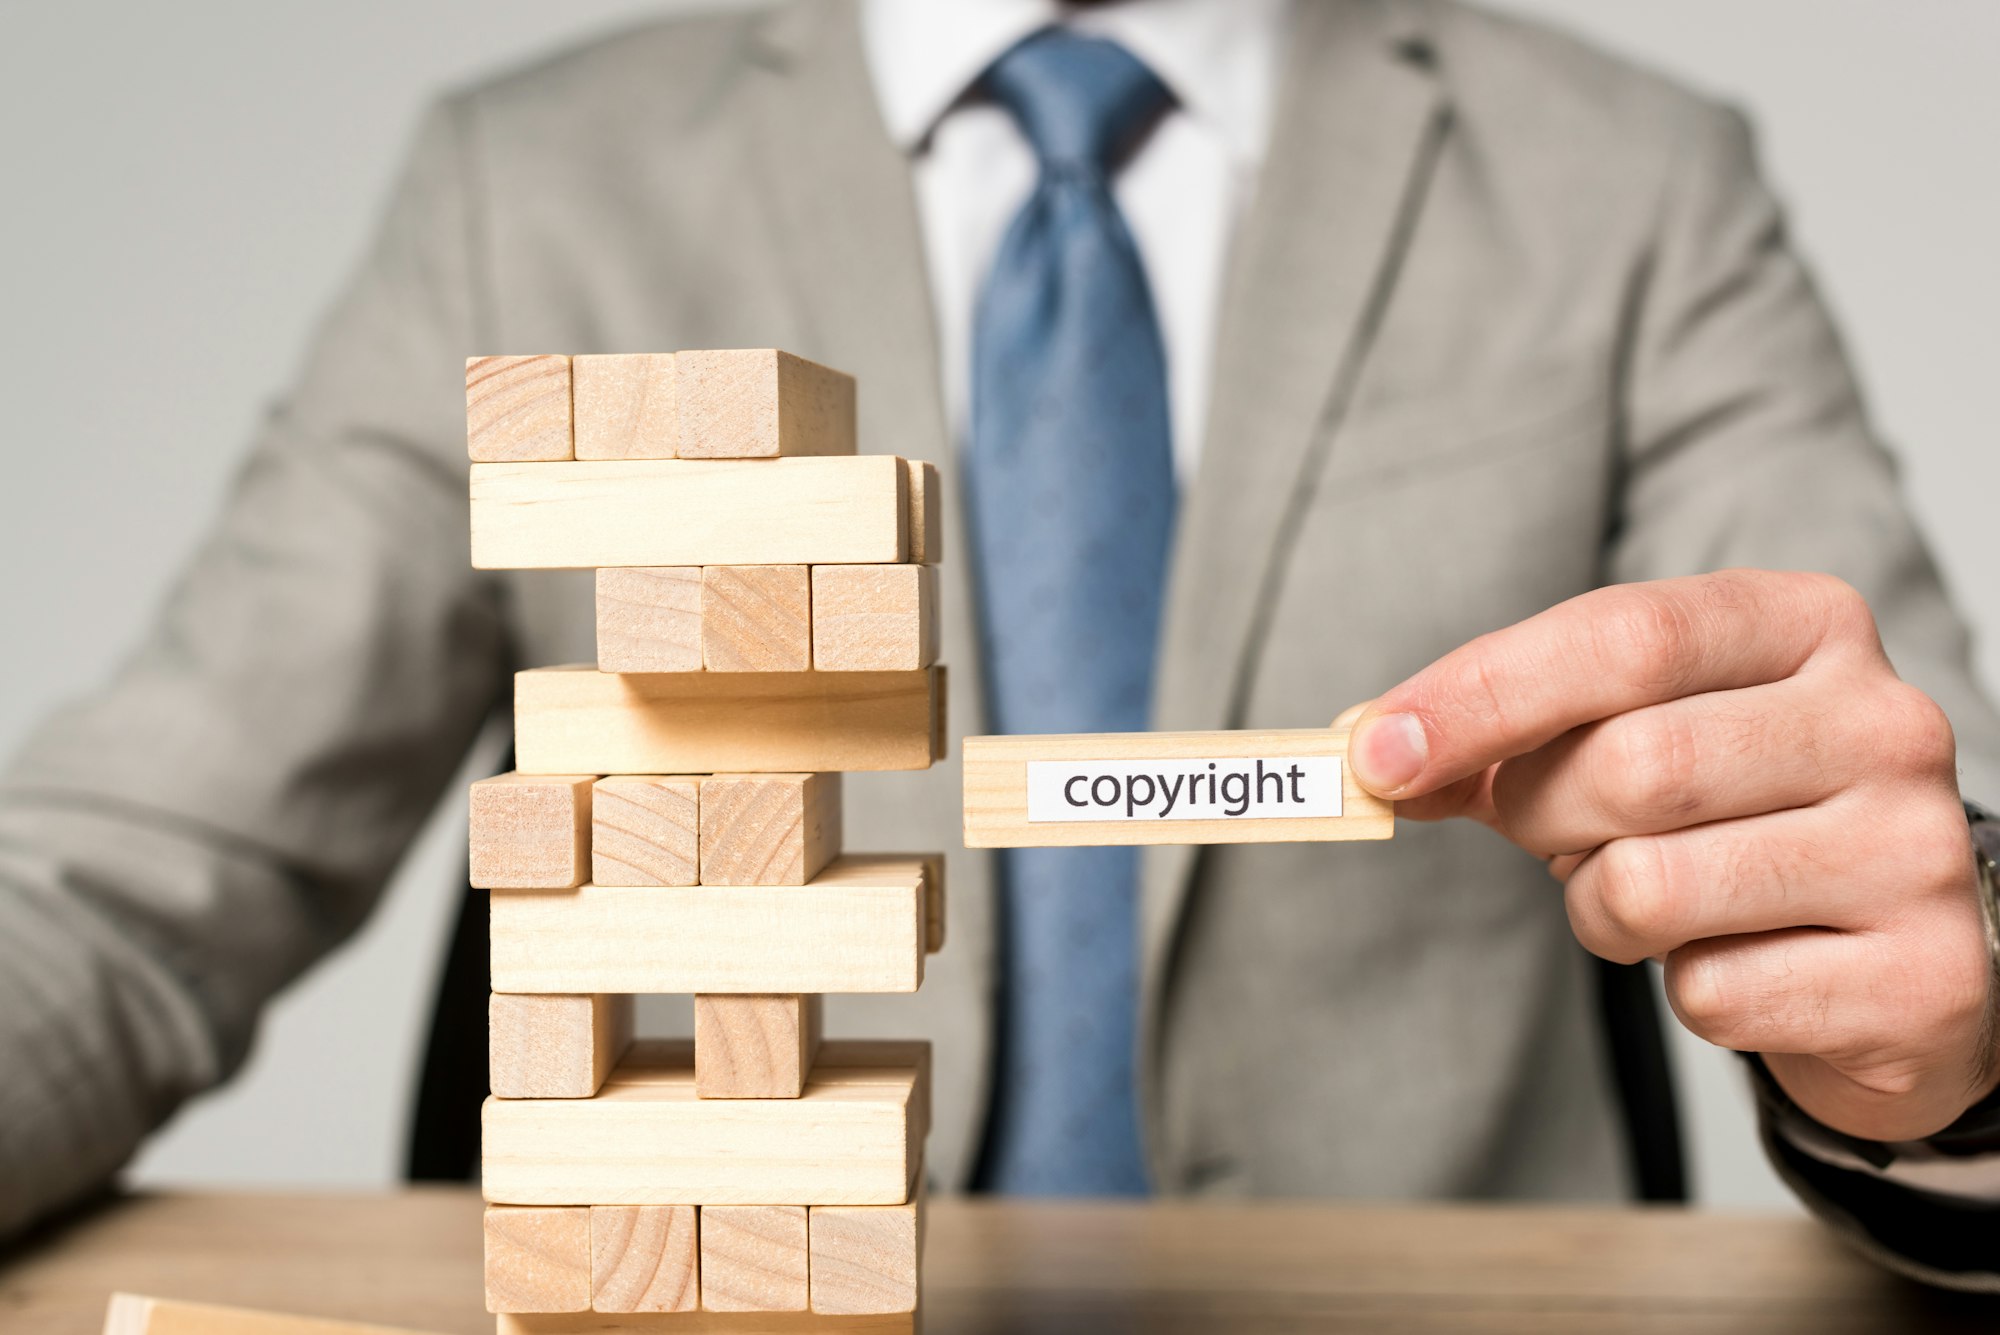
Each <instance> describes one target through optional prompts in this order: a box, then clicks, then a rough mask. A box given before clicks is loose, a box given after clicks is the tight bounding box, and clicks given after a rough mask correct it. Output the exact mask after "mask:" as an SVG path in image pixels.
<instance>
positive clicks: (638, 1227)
mask: <svg viewBox="0 0 2000 1335" xmlns="http://www.w3.org/2000/svg"><path fill="white" fill-rule="evenodd" d="M696 1238H697V1234H696V1231H695V1207H694V1206H692V1205H593V1206H591V1207H590V1306H591V1310H592V1311H597V1312H692V1311H695V1310H697V1309H698V1308H699V1307H700V1306H701V1275H700V1267H699V1265H698V1264H697V1261H696V1258H697V1256H698V1255H699V1252H700V1249H699V1246H698V1245H697V1242H696Z"/></svg>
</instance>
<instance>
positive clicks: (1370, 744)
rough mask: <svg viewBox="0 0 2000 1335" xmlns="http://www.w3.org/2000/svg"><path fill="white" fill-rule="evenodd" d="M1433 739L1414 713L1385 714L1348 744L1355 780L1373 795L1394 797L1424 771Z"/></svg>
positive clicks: (1373, 720) (1366, 725)
mask: <svg viewBox="0 0 2000 1335" xmlns="http://www.w3.org/2000/svg"><path fill="white" fill-rule="evenodd" d="M1430 753H1431V744H1430V739H1429V738H1427V737H1426V736H1424V725H1423V724H1422V723H1420V722H1418V721H1417V717H1416V715H1414V714H1383V715H1381V716H1379V717H1377V718H1372V719H1370V720H1368V721H1367V722H1366V723H1364V724H1362V725H1361V730H1360V731H1359V732H1357V733H1355V734H1354V736H1353V738H1351V739H1350V740H1349V742H1348V745H1347V759H1348V763H1349V764H1351V765H1353V766H1354V777H1355V778H1357V779H1359V780H1360V781H1361V784H1362V786H1363V787H1365V788H1367V789H1368V790H1369V791H1371V792H1376V793H1380V794H1382V795H1383V796H1384V797H1393V796H1395V795H1396V794H1397V793H1399V792H1401V791H1402V790H1403V789H1405V788H1407V787H1409V786H1410V784H1411V783H1412V782H1413V781H1415V779H1416V777H1417V776H1418V775H1419V774H1422V773H1423V772H1424V761H1426V760H1427V759H1429V758H1430Z"/></svg>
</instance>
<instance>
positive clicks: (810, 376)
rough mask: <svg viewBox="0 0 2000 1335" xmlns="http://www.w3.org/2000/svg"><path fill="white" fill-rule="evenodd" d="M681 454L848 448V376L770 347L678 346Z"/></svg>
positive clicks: (754, 454)
mask: <svg viewBox="0 0 2000 1335" xmlns="http://www.w3.org/2000/svg"><path fill="white" fill-rule="evenodd" d="M676 362H677V367H678V371H679V380H680V383H679V390H678V394H679V399H680V418H681V430H680V453H681V457H682V458H684V459H773V458H777V457H779V456H781V455H811V454H853V453H854V442H855V431H854V377H853V376H851V375H847V374H845V373H844V372H840V371H836V370H833V369H832V368H830V367H826V366H821V365H820V364H819V363H818V362H810V361H807V360H806V359H805V358H803V357H798V356H794V355H793V354H791V353H789V352H781V351H778V350H777V349H774V348H727V349H717V350H713V351H701V352H683V353H681V354H680V355H679V357H678V358H677V359H676Z"/></svg>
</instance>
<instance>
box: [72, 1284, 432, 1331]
mask: <svg viewBox="0 0 2000 1335" xmlns="http://www.w3.org/2000/svg"><path fill="white" fill-rule="evenodd" d="M104 1335H424V1333H423V1332H422V1331H415V1330H406V1329H404V1328H403V1327H401V1326H373V1325H367V1324H364V1323H362V1322H359V1321H327V1320H322V1319H321V1318H318V1317H309V1316H292V1315H291V1314H289V1313H285V1312H255V1311H251V1310H250V1309H249V1308H247V1307H216V1306H213V1305H211V1304H209V1303H184V1302H177V1301H175V1300H174V1299H172V1298H143V1297H141V1296H139V1295H138V1294H136V1293H114V1294H112V1295H111V1304H110V1306H109V1307H108V1308H107V1309H106V1310H105V1313H104Z"/></svg>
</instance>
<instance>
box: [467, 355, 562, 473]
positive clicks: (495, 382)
mask: <svg viewBox="0 0 2000 1335" xmlns="http://www.w3.org/2000/svg"><path fill="white" fill-rule="evenodd" d="M465 449H466V453H467V454H468V455H470V456H471V458H472V459H473V461H474V462H477V463H555V462H560V461H563V460H567V459H570V458H571V457H573V456H572V450H573V446H572V444H571V438H570V363H569V358H567V357H557V356H547V355H541V356H528V357H468V358H466V359H465Z"/></svg>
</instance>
